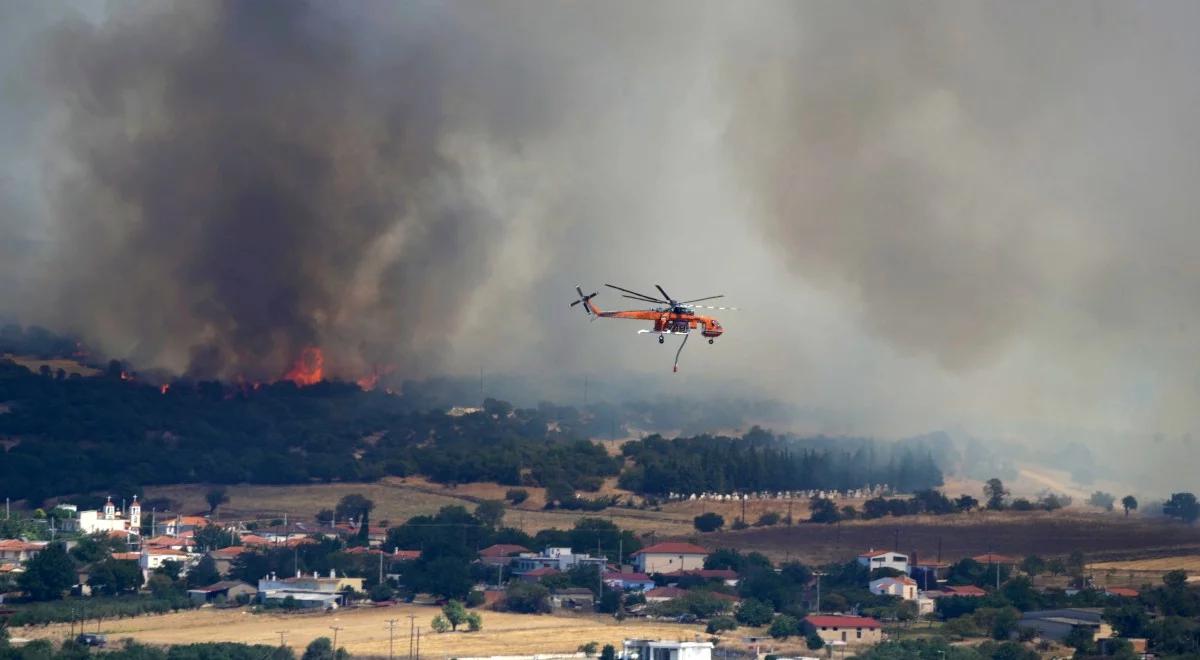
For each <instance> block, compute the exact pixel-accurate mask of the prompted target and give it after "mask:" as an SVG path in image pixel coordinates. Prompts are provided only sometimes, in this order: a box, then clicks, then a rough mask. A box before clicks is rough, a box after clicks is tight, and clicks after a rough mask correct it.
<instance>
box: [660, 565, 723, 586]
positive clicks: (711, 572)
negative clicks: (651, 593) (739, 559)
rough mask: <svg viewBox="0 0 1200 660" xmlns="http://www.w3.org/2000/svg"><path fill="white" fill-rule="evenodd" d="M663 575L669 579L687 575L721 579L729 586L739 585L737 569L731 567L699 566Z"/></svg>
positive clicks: (703, 578)
mask: <svg viewBox="0 0 1200 660" xmlns="http://www.w3.org/2000/svg"><path fill="white" fill-rule="evenodd" d="M662 575H663V577H665V578H668V579H679V578H685V577H696V578H700V579H701V580H720V581H721V583H722V584H724V585H725V586H727V587H736V586H737V585H738V580H739V579H740V578H739V577H738V574H737V571H735V570H733V569H731V568H711V569H710V568H698V569H691V570H686V571H674V572H671V573H663V574H662Z"/></svg>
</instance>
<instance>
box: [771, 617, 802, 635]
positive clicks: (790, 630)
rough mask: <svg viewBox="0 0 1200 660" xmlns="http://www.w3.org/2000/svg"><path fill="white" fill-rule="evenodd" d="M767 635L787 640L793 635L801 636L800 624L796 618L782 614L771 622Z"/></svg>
mask: <svg viewBox="0 0 1200 660" xmlns="http://www.w3.org/2000/svg"><path fill="white" fill-rule="evenodd" d="M767 634H768V635H770V636H772V637H774V638H775V639H787V638H788V637H791V636H792V635H799V634H800V622H799V621H798V620H796V617H794V616H788V615H786V614H780V615H779V616H777V617H775V620H774V621H772V622H771V627H770V628H768V629H767Z"/></svg>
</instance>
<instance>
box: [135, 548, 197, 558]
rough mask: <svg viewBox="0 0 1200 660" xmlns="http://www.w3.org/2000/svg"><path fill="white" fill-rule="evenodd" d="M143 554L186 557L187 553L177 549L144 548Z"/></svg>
mask: <svg viewBox="0 0 1200 660" xmlns="http://www.w3.org/2000/svg"><path fill="white" fill-rule="evenodd" d="M142 554H147V555H167V556H171V557H186V556H187V553H186V552H184V551H182V550H176V549H175V548H142Z"/></svg>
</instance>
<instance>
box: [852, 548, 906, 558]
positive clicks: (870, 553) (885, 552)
mask: <svg viewBox="0 0 1200 660" xmlns="http://www.w3.org/2000/svg"><path fill="white" fill-rule="evenodd" d="M891 554H897V555H900V556H901V557H907V556H908V555H906V554H904V553H903V552H896V551H895V550H875V549H874V548H872V549H870V550H867V551H866V552H864V553H862V554H861V555H859V557H882V556H883V555H891Z"/></svg>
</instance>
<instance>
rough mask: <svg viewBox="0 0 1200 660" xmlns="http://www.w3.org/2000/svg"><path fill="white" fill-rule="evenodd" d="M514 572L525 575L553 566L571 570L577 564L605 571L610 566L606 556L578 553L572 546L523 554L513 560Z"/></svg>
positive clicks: (560, 569)
mask: <svg viewBox="0 0 1200 660" xmlns="http://www.w3.org/2000/svg"><path fill="white" fill-rule="evenodd" d="M511 566H512V572H513V573H514V574H516V575H524V574H526V573H530V572H533V571H536V570H538V569H540V568H553V569H554V570H556V571H569V570H571V569H572V568H575V567H576V566H595V567H596V569H597V570H599V571H601V572H603V571H604V569H605V567H607V566H608V559H607V558H605V557H593V556H591V555H588V554H576V553H574V552H572V551H571V549H570V548H546V550H545V551H544V552H542V554H540V555H534V554H523V555H519V556H517V557H514V558H513V560H512V564H511Z"/></svg>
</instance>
